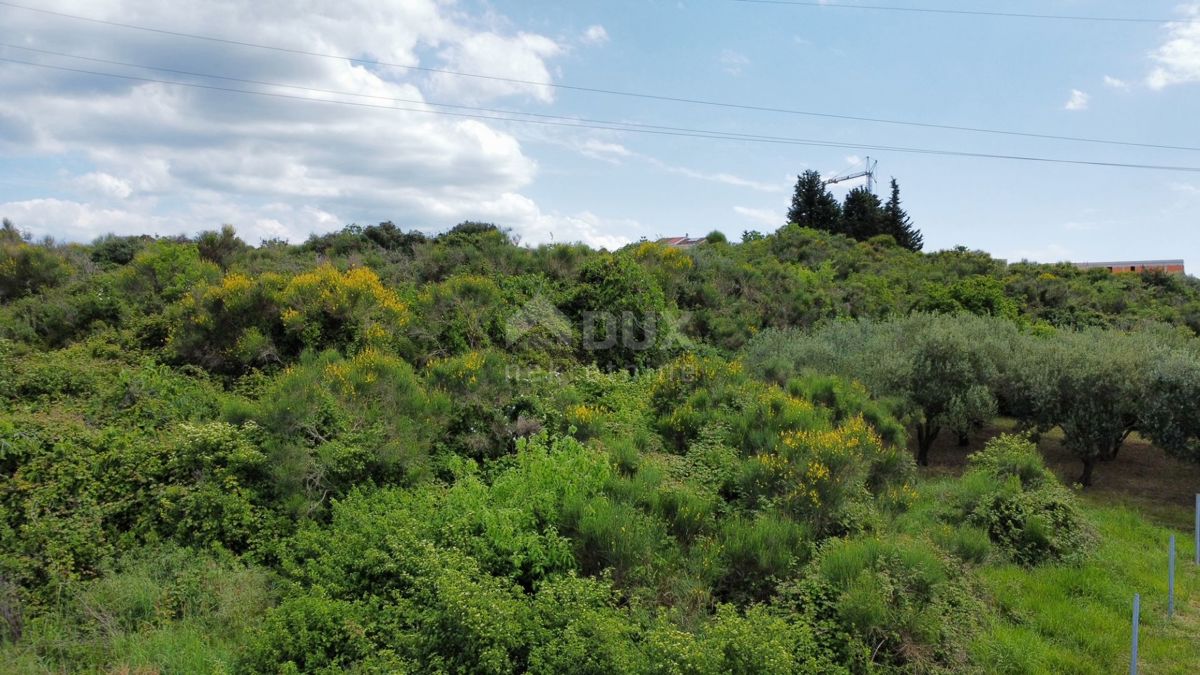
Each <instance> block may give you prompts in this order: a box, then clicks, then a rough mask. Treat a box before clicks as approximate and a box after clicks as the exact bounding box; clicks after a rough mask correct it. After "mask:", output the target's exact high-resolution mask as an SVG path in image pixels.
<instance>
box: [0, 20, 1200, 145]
mask: <svg viewBox="0 0 1200 675" xmlns="http://www.w3.org/2000/svg"><path fill="white" fill-rule="evenodd" d="M0 6H3V7H12V8H15V9H21V10H25V11H29V12H37V13H40V14H46V15H50V16H56V17H60V18H66V19H72V20H76V21H85V22H88V23H94V24H100V25H105V26H114V27H118V28H126V29H129V30H137V31H144V32H149V33H156V34H160V35H168V36H171V37H181V38H188V39H193V40H204V41H208V42H215V43H219V44H227V45H234V46H239V47H251V48H254V49H266V50H270V51H276V52H282V53H285V54H295V55H300V56H310V57H316V58H324V59H334V60H337V61H346V62H349V63H356V64H364V65H373V66H387V67H389V68H401V69H405V70H411V71H416V72H424V73H434V74H440V75H451V76H454V77H466V78H473V79H480V80H489V81H495V82H506V83H509V84H522V85H528V86H536V87H548V88H552V89H558V90H563V91H576V92H582V93H588V94H603V95H608V96H621V97H626V98H638V99H644V100H653V101H663V102H668V103H682V104H687V105H698V106H710V107H716V108H725V109H732V110H748V111H755V112H767V113H776V114H785V115H799V116H803V117H816V118H823V119H836V120H844V121H852V122H869V123H872V124H892V125H898V126H908V127H919V128H925V129H939V130H943V131H961V132H967V133H977V134H996V135H1002V136H1014V137H1023V138H1037V139H1042V140H1055V141H1067V142H1072V143H1098V144H1103V145H1118V146H1126V147H1138V148H1151V149H1155V150H1182V151H1188V152H1196V151H1200V148H1198V147H1190V146H1179V145H1169V144H1160V143H1137V142H1133V141H1117V140H1109V139H1101V138H1090V137H1084V136H1065V135H1058V134H1039V133H1033V132H1024V131H1012V130H1005V129H990V128H985V127H971V126H961V125H953V124H940V123H933V122H913V121H908V120H894V119H886V118H881V117H868V116H862V115H844V114H838V113H828V112H819V111H811V110H797V109H793V108H780V107H773V106H761V105H751V104H745V103H732V102H728V101H715V100H710V99H701V98H688V97H681V96H664V95H660V94H648V93H644V92H635V91H624V90H619V89H605V88H599V87H584V86H578V85H570V84H561V83H554V82H538V81H536V80H524V79H520V78H513V77H501V76H498V75H481V74H479V73H466V72H461V71H455V70H449V69H445V68H432V67H428V66H414V65H408V64H403V63H392V62H388V61H378V60H371V59H360V58H355V57H351V56H342V55H339V54H329V53H324V52H315V51H308V50H304V49H293V48H290V47H280V46H276V45H265V44H259V43H254V42H246V41H242V40H231V39H228V38H221V37H216V36H212V35H199V34H195V33H184V32H180V31H172V30H166V29H162V28H153V27H149V26H139V25H135V24H130V23H122V22H118V21H109V20H106V19H96V18H92V17H86V16H80V15H77V14H68V13H65V12H57V11H53V10H49V9H42V8H40V7H29V6H26V5H21V4H17V3H13V2H7V1H6V0H0ZM847 6H848V5H847ZM947 11H949V10H947Z"/></svg>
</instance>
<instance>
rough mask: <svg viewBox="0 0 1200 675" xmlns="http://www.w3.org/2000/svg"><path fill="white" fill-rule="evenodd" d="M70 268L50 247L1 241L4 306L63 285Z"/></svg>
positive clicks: (0, 291) (0, 285)
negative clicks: (5, 303)
mask: <svg viewBox="0 0 1200 675" xmlns="http://www.w3.org/2000/svg"><path fill="white" fill-rule="evenodd" d="M70 274H71V268H70V266H69V265H68V264H67V263H66V261H64V260H63V259H62V258H61V257H60V256H58V255H56V253H55V252H54V251H52V250H50V249H49V248H48V247H46V246H35V245H32V244H27V243H25V242H22V241H15V242H12V241H0V303H4V302H10V301H12V300H15V299H17V298H20V297H24V296H26V295H34V294H36V293H40V292H41V291H42V290H44V289H47V288H52V287H54V286H57V285H58V284H60V283H62V282H63V281H64V280H66V278H67V277H68V276H69V275H70Z"/></svg>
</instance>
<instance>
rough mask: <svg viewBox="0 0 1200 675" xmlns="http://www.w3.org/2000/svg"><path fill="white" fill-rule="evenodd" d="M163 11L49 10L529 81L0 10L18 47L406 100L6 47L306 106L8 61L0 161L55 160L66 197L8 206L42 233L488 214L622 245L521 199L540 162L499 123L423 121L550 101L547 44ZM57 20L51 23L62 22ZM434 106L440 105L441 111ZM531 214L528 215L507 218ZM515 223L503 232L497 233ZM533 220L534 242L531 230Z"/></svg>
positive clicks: (96, 6)
mask: <svg viewBox="0 0 1200 675" xmlns="http://www.w3.org/2000/svg"><path fill="white" fill-rule="evenodd" d="M305 7H306V9H305V11H304V12H296V11H295V7H294V3H291V2H288V1H287V0H259V1H257V2H253V3H186V4H183V5H178V4H176V3H162V2H157V1H156V0H60V1H59V2H57V3H56V4H55V9H56V10H61V11H64V12H70V13H77V14H81V15H86V16H90V17H95V18H98V19H104V20H110V21H119V22H127V23H135V24H138V25H146V26H157V27H165V28H178V29H181V30H186V31H188V32H192V33H197V34H210V35H220V36H222V37H227V38H230V39H233V40H242V41H246V42H254V43H261V44H271V45H279V46H283V47H287V48H293V49H298V50H305V51H313V52H321V53H334V54H346V55H348V56H353V57H355V58H361V59H365V60H368V61H372V62H374V61H380V62H388V63H393V64H399V65H412V66H422V67H425V66H428V67H432V68H440V69H450V70H460V71H464V72H482V73H487V74H491V75H496V76H500V77H506V78H510V79H514V80H527V81H529V82H532V83H533V84H522V83H519V82H504V81H492V80H485V79H480V78H453V77H452V76H449V75H446V74H444V73H428V72H425V71H414V70H411V69H408V68H403V67H399V66H387V65H375V64H373V63H372V64H364V63H355V62H351V61H345V60H337V59H323V58H314V57H309V56H303V55H298V54H286V53H280V52H275V51H267V50H261V49H253V48H248V47H235V46H231V45H228V44H218V43H212V42H205V41H199V40H188V39H185V38H180V37H175V36H167V35H162V34H155V33H147V32H140V31H130V30H120V29H116V28H113V27H111V26H98V25H95V24H88V23H82V22H70V21H59V20H53V24H52V26H51V25H50V24H49V23H48V22H50V21H51V19H47V18H46V17H44V16H39V15H35V14H32V13H29V12H22V11H20V10H17V9H14V8H7V7H0V24H3V25H4V26H5V29H6V33H7V34H8V35H10V36H11V37H10V40H9V41H10V42H13V43H17V44H23V45H26V46H29V47H35V48H39V49H44V50H52V51H60V52H67V53H73V54H78V55H82V56H89V57H94V58H102V59H109V60H114V61H125V62H131V63H143V64H149V65H158V66H162V67H167V68H175V69H179V70H190V71H203V72H207V73H213V74H223V75H229V76H233V77H238V78H244V79H249V80H260V81H264V82H277V83H282V84H292V85H299V86H302V87H308V88H313V89H324V90H330V91H347V92H357V93H359V94H364V95H368V96H375V97H384V98H386V99H394V100H398V101H405V103H403V104H397V105H398V106H399V107H403V108H408V109H409V110H389V109H378V108H370V107H354V106H346V105H339V104H336V103H330V102H329V101H331V100H337V101H347V100H349V101H356V102H363V101H370V102H372V103H374V104H379V103H383V104H384V105H390V103H388V101H379V100H376V99H362V98H347V97H345V96H340V95H333V94H323V93H317V92H311V91H308V92H304V91H299V90H296V89H285V88H278V87H267V86H250V85H240V84H230V83H229V82H223V81H216V82H214V81H213V80H207V79H204V78H199V77H191V76H184V75H178V74H164V73H156V72H152V71H151V72H147V71H144V70H136V69H129V68H123V67H118V66H99V65H96V64H94V63H93V64H88V65H81V63H80V62H78V61H71V60H69V59H63V58H60V57H50V56H46V55H36V54H32V53H28V52H20V51H18V50H13V49H5V48H0V55H3V56H6V57H11V58H19V59H24V60H30V61H37V62H41V63H45V64H53V65H62V66H67V67H75V68H81V67H82V68H86V69H89V70H101V71H108V72H113V73H122V74H131V75H138V76H145V77H152V78H159V79H165V80H176V81H184V82H192V83H203V84H218V85H219V86H230V87H234V88H245V89H252V90H255V91H260V92H266V93H276V94H285V95H287V96H301V97H303V98H309V99H313V100H311V101H304V100H294V99H287V98H274V97H269V96H255V95H243V94H235V93H229V92H223V91H214V90H205V89H197V88H190V87H186V86H180V85H177V84H163V83H154V82H144V81H135V80H122V79H117V78H104V77H96V76H90V75H83V74H80V73H68V72H63V71H53V70H42V69H37V68H31V67H28V66H23V65H17V64H7V63H6V64H0V90H3V91H4V92H5V105H4V108H3V110H0V150H3V151H5V152H9V153H12V154H14V155H21V156H25V157H34V158H38V159H39V160H47V161H49V162H58V164H59V165H60V166H63V167H67V168H65V169H64V172H65V175H63V176H61V177H59V183H60V184H59V186H58V187H59V188H60V189H59V190H58V191H56V193H55V197H56V198H55V199H31V200H24V201H18V202H10V203H8V204H0V215H4V216H6V217H9V218H12V219H13V220H14V221H16V222H18V224H19V225H21V226H22V227H25V228H27V229H29V230H31V231H33V232H35V233H37V234H39V235H40V234H50V235H53V236H56V237H60V238H69V239H88V238H91V237H92V236H95V235H99V234H103V233H104V232H107V231H116V232H142V231H146V232H158V233H160V234H173V233H179V232H195V231H196V230H199V229H211V228H213V227H216V226H218V225H220V224H221V223H223V222H231V223H234V224H235V225H236V226H238V228H239V231H240V232H242V233H243V236H245V237H246V238H247V239H250V240H253V239H254V238H256V237H266V238H270V237H286V238H290V239H293V240H295V239H299V238H303V237H304V236H307V234H309V233H311V232H317V231H327V230H330V229H333V228H336V227H339V226H340V225H342V224H345V223H347V222H352V221H358V222H370V221H371V220H374V219H378V220H384V219H390V220H393V221H395V222H397V223H399V224H401V225H402V226H407V227H419V228H424V229H435V228H445V227H447V226H449V225H452V224H453V223H454V222H457V220H456V219H467V218H470V219H481V220H494V221H495V222H497V223H498V224H503V225H507V226H511V227H514V228H515V229H517V231H518V233H521V228H522V227H529V228H532V229H531V232H535V231H541V230H547V231H549V230H548V229H547V228H548V227H550V226H548V225H547V223H551V224H552V226H553V227H555V228H560V229H561V230H562V232H563V235H562V236H564V237H577V238H579V239H581V240H585V241H588V240H590V241H591V242H603V243H608V244H612V243H615V241H616V239H614V238H613V235H611V234H608V233H606V230H605V228H607V227H609V226H610V225H611V226H612V227H617V228H620V227H625V226H627V225H628V223H625V222H624V221H612V222H611V223H610V222H609V221H604V220H602V219H599V218H595V219H594V220H589V219H588V218H584V217H581V216H560V215H556V214H545V213H542V212H541V211H540V209H538V208H537V205H536V204H534V203H533V202H532V201H530V200H529V199H528V198H527V197H525V196H523V195H522V194H521V192H522V190H524V189H526V188H528V187H529V186H530V185H531V183H532V182H533V181H534V179H535V177H536V174H537V163H536V162H535V161H534V159H533V158H531V157H530V156H528V155H527V154H526V152H525V149H524V148H523V147H522V145H521V143H520V142H519V141H518V140H517V138H516V137H514V136H513V135H512V133H511V132H510V131H509V130H508V129H507V128H506V127H505V126H504V125H503V123H499V122H491V121H480V120H472V119H462V118H455V117H446V116H438V115H434V114H429V111H432V110H434V109H435V108H434V107H432V106H430V105H429V104H427V103H425V102H426V101H429V100H439V101H444V100H446V99H450V100H454V101H473V102H478V101H487V100H492V99H496V98H502V97H512V98H518V99H523V100H527V101H533V102H548V101H550V100H552V99H553V89H552V88H550V87H547V86H545V85H546V84H549V83H551V82H552V81H553V76H552V74H551V73H552V70H553V68H552V66H551V61H552V60H553V59H554V58H555V57H556V56H559V55H560V54H562V53H563V48H562V47H561V46H560V45H559V44H558V43H557V42H556V41H555V40H553V39H551V38H549V37H546V36H542V35H537V34H534V33H529V32H521V31H519V30H514V29H513V28H512V27H511V26H510V25H509V23H508V21H507V19H504V18H503V17H497V16H493V15H491V14H489V15H485V16H483V17H475V16H469V15H467V14H465V13H464V12H462V11H461V10H459V9H458V8H457V6H456V5H455V4H454V3H448V2H443V1H441V0H407V1H406V2H400V3H396V2H389V3H381V2H375V1H374V0H336V1H335V0H310V1H309V2H308V3H306V5H305ZM50 28H52V29H50ZM435 97H436V99H435ZM513 204H520V205H521V208H513V206H512V205H513ZM507 217H511V218H512V221H511V222H505V219H506V218H507ZM538 228H541V230H538Z"/></svg>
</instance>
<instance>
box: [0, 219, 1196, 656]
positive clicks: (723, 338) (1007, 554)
mask: <svg viewBox="0 0 1200 675" xmlns="http://www.w3.org/2000/svg"><path fill="white" fill-rule="evenodd" d="M881 208H882V207H881ZM889 208H890V207H889ZM894 208H895V209H896V211H889V212H888V213H890V214H891V216H889V217H890V218H891V220H887V221H884V220H881V221H879V222H880V223H885V222H890V223H892V225H889V226H888V227H893V228H895V227H899V226H898V225H896V223H901V224H904V223H906V221H905V219H904V218H903V217H900V216H903V213H902V211H898V209H899V206H898V199H897V200H896V204H895V207H894ZM881 227H882V225H881ZM901 231H907V230H897V232H901ZM919 248H920V242H919V240H912V239H910V240H909V241H908V242H907V243H905V244H904V245H898V244H897V243H896V239H895V237H894V236H893V235H891V234H883V235H875V236H871V237H866V238H865V240H863V241H856V240H855V239H852V238H850V237H845V236H842V235H839V234H835V233H830V232H823V231H819V230H815V229H810V228H804V227H800V226H797V225H792V226H787V227H785V228H783V229H781V230H780V231H779V232H778V233H776V234H772V235H767V236H763V235H759V234H757V233H745V235H744V236H743V237H742V242H741V243H730V242H728V241H726V240H725V238H724V237H723V236H715V235H714V236H710V237H708V239H707V240H706V243H705V244H702V245H700V246H698V247H696V248H694V249H689V250H681V249H675V248H670V247H666V246H662V245H659V244H656V243H651V242H638V243H635V244H632V245H630V246H628V247H626V248H623V249H622V250H620V251H615V252H607V251H593V250H590V249H588V248H586V247H583V246H578V245H554V246H541V247H537V248H529V247H522V246H519V245H518V244H517V243H516V242H514V241H513V240H512V238H511V237H510V236H509V235H508V234H507V233H505V232H504V231H502V230H500V229H498V228H496V227H494V226H492V225H488V224H483V223H464V224H462V225H459V226H457V227H455V228H453V229H452V230H450V231H448V232H446V233H444V234H441V235H438V236H436V237H428V236H425V235H422V234H420V233H416V232H406V231H403V230H401V229H400V228H397V227H395V226H394V225H392V224H390V223H383V224H380V225H376V226H369V227H365V228H360V227H348V228H346V229H344V230H343V231H340V232H335V233H331V234H328V235H324V236H315V237H313V238H311V239H310V240H309V241H307V242H305V243H304V244H301V245H296V246H293V245H288V244H285V243H281V242H266V243H264V244H262V245H260V246H257V247H252V246H248V245H246V244H245V243H243V242H242V241H241V240H240V239H238V237H237V235H236V232H234V231H233V229H232V228H224V229H222V230H221V231H214V232H206V233H202V234H200V235H199V236H197V237H196V238H194V239H154V238H150V237H116V236H109V237H104V238H102V239H100V240H97V241H96V242H94V243H92V244H90V245H76V244H69V245H59V244H55V243H54V242H51V241H45V242H32V241H29V240H28V239H27V238H25V237H23V236H22V235H21V233H20V232H19V231H18V230H17V228H16V227H15V226H12V225H11V224H6V226H5V227H4V229H3V230H2V231H0V403H2V405H0V663H4V664H6V665H7V667H8V668H9V669H10V670H12V671H14V672H163V673H167V672H171V673H174V672H245V673H275V672H294V673H299V672H306V673H307V672H311V673H334V672H489V673H509V672H542V673H614V672H630V673H718V672H722V673H724V672H741V673H752V672H762V673H768V672H769V673H781V672H782V673H786V672H797V673H812V672H821V673H836V672H847V673H861V672H1013V673H1022V672H1079V673H1090V672H1097V673H1099V672H1112V671H1113V670H1114V669H1117V668H1119V667H1122V664H1123V659H1125V658H1127V651H1126V650H1127V645H1128V637H1129V616H1128V615H1129V603H1130V600H1131V598H1132V594H1133V593H1134V592H1140V593H1142V595H1143V597H1144V598H1145V602H1146V604H1145V605H1144V612H1143V616H1144V622H1145V629H1144V637H1143V646H1144V651H1143V658H1144V659H1145V661H1146V665H1147V668H1148V669H1154V672H1180V673H1183V672H1196V671H1197V670H1198V669H1200V652H1198V651H1197V647H1196V644H1197V643H1196V640H1195V635H1196V634H1197V632H1198V631H1200V627H1198V624H1197V622H1198V621H1200V595H1198V594H1200V576H1198V573H1197V571H1196V570H1195V569H1193V568H1192V566H1191V565H1190V563H1188V557H1187V553H1188V552H1189V551H1190V550H1191V548H1190V546H1191V538H1190V536H1188V535H1187V534H1185V533H1183V532H1180V533H1179V534H1180V536H1179V548H1180V551H1181V556H1180V560H1181V562H1180V570H1181V576H1180V579H1179V584H1178V585H1179V589H1178V596H1177V608H1178V615H1177V616H1176V618H1175V619H1174V621H1172V622H1168V621H1167V620H1166V618H1165V609H1164V607H1165V595H1166V591H1165V585H1166V580H1165V549H1166V540H1167V537H1168V536H1169V534H1170V533H1171V532H1173V531H1175V530H1177V529H1179V528H1180V524H1181V523H1183V524H1186V522H1187V521H1186V518H1187V516H1186V513H1185V512H1184V509H1183V507H1182V506H1180V505H1178V504H1176V503H1175V501H1164V502H1162V503H1157V504H1155V503H1153V497H1150V498H1147V496H1146V494H1139V495H1137V496H1136V499H1134V500H1133V501H1130V502H1129V503H1128V505H1117V504H1115V502H1117V501H1119V500H1117V499H1109V498H1108V496H1109V495H1111V494H1112V493H1111V492H1103V493H1099V492H1096V491H1095V490H1093V488H1090V487H1085V486H1087V485H1089V484H1092V483H1096V484H1098V485H1099V486H1100V487H1103V484H1104V481H1105V480H1106V476H1112V475H1114V474H1115V473H1116V472H1117V467H1118V466H1125V464H1124V463H1125V462H1128V461H1130V460H1131V457H1136V456H1138V453H1148V452H1150V449H1153V451H1154V452H1155V453H1157V454H1156V455H1155V457H1156V460H1155V461H1156V462H1159V463H1158V464H1156V466H1157V467H1159V470H1160V471H1163V472H1164V473H1167V472H1169V473H1171V476H1169V477H1167V476H1164V479H1163V480H1164V481H1167V482H1172V484H1176V483H1179V482H1180V481H1184V482H1186V481H1187V480H1188V478H1187V477H1188V476H1193V477H1194V476H1196V475H1198V474H1197V468H1196V465H1197V464H1200V422H1198V421H1197V420H1200V416H1197V415H1196V414H1195V412H1196V409H1195V408H1196V404H1195V401H1200V342H1198V341H1197V338H1196V331H1197V330H1198V329H1200V282H1196V281H1194V280H1193V279H1191V278H1190V277H1173V276H1166V275H1158V274H1139V275H1110V274H1108V273H1107V272H1098V271H1088V272H1082V271H1078V270H1075V269H1074V268H1072V267H1069V266H1063V265H1058V266H1042V265H1032V264H1027V263H1018V264H1014V265H1006V264H1004V263H1002V262H1000V261H997V260H994V259H992V258H990V257H989V256H987V255H986V254H983V253H980V252H974V251H968V250H966V249H956V250H951V251H941V252H937V253H931V254H922V253H920V252H918V251H916V250H912V249H919ZM997 419H1001V420H1002V424H1003V425H1004V426H1005V429H1004V431H1006V432H1007V433H998V431H997V428H996V425H997ZM947 439H949V440H947ZM910 443H911V445H912V448H911V449H910ZM1039 443H1040V446H1039ZM1151 444H1152V445H1151ZM1051 446H1053V448H1054V449H1055V450H1054V452H1056V453H1066V455H1067V456H1069V457H1071V458H1073V459H1074V461H1075V462H1076V468H1077V469H1078V475H1077V476H1067V480H1065V481H1064V480H1062V478H1061V474H1058V475H1056V473H1055V469H1058V468H1059V460H1060V459H1061V457H1060V456H1059V455H1058V454H1055V455H1049V454H1048V455H1046V457H1052V460H1053V461H1051V462H1050V464H1051V466H1050V468H1048V466H1047V460H1046V459H1045V458H1044V456H1043V454H1042V453H1041V452H1039V447H1041V448H1047V447H1051ZM1164 453H1166V454H1164ZM948 463H954V464H956V465H957V468H956V469H954V470H952V471H950V470H945V469H944V467H945V465H947V464H948ZM921 465H933V468H932V469H928V468H922V466H921ZM1196 487H1198V488H1200V485H1197V486H1196ZM1180 489H1183V488H1180ZM1101 494H1102V495H1104V497H1103V498H1100V497H1098V496H1097V495H1101ZM1146 499H1149V501H1145V500H1146ZM1138 500H1143V501H1138ZM1172 528H1174V529H1172Z"/></svg>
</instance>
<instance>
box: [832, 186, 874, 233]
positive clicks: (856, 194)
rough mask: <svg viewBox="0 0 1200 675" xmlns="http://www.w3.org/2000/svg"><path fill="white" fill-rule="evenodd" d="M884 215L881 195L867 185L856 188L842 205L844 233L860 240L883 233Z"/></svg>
mask: <svg viewBox="0 0 1200 675" xmlns="http://www.w3.org/2000/svg"><path fill="white" fill-rule="evenodd" d="M883 215H884V213H883V204H881V203H880V201H879V197H876V196H875V194H874V193H873V192H871V191H870V190H868V189H867V188H865V187H857V188H854V189H853V190H851V191H850V192H849V193H847V194H846V202H845V204H843V205H842V230H841V231H842V234H845V235H846V236H849V237H853V238H855V239H857V240H859V241H866V240H867V239H870V238H871V237H874V236H875V235H877V234H883V233H884V230H883Z"/></svg>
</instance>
